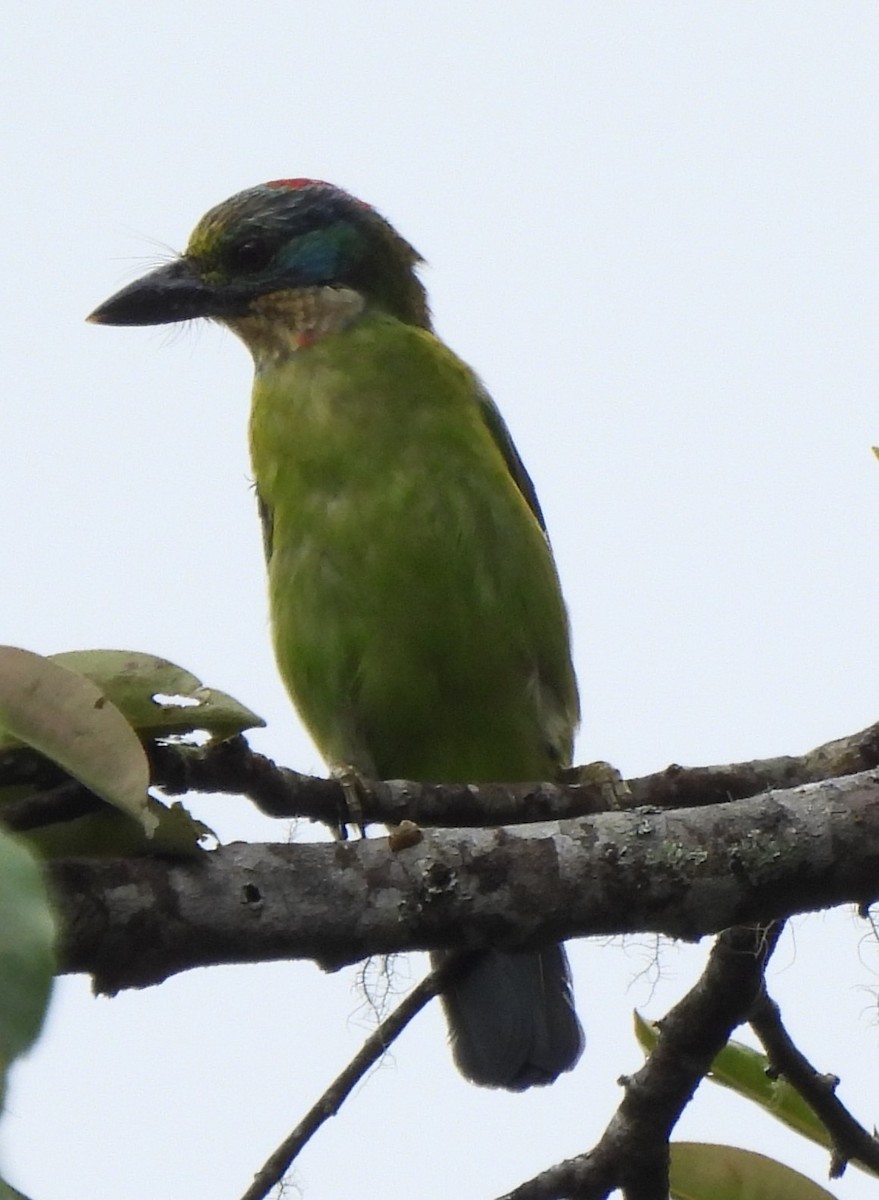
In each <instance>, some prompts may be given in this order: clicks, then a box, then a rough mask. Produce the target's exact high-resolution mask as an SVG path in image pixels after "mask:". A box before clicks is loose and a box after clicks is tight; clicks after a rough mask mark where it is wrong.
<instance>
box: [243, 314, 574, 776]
mask: <svg viewBox="0 0 879 1200" xmlns="http://www.w3.org/2000/svg"><path fill="white" fill-rule="evenodd" d="M251 450H252V457H253V465H254V472H255V476H256V482H257V489H258V492H259V495H260V498H261V501H262V503H263V504H264V505H265V506H266V508H267V510H268V511H269V513H270V518H271V547H270V555H269V579H270V603H271V614H272V625H273V634H274V641H275V649H276V654H277V658H278V665H279V667H280V670H281V674H282V676H283V678H284V680H285V682H286V684H287V687H288V689H289V690H290V693H291V695H292V697H293V699H294V701H295V703H296V706H297V708H298V709H299V712H300V714H301V715H302V718H303V720H304V722H305V724H306V725H307V726H308V728H309V730H310V732H311V734H312V736H313V737H314V740H315V742H316V743H317V745H318V747H319V748H320V750H321V752H322V754H323V755H324V757H325V758H326V759H327V760H328V761H329V762H330V763H331V764H337V765H352V766H354V767H356V768H358V769H359V770H361V771H362V772H363V773H365V774H368V775H374V776H377V777H379V778H394V777H397V778H412V779H434V780H440V779H442V780H447V781H450V782H451V781H456V780H458V781H465V780H479V779H483V780H489V779H529V778H543V777H547V776H549V775H551V774H552V773H553V772H554V770H555V768H556V765H557V763H558V761H559V760H562V761H566V760H567V759H568V758H569V756H570V752H571V739H572V735H573V729H574V726H575V724H576V720H577V698H576V685H575V682H574V677H573V671H572V668H571V663H570V652H569V646H568V629H567V620H566V616H565V611H564V605H563V602H562V599H561V594H560V590H559V585H558V579H557V576H556V572H555V568H554V565H553V562H552V557H551V554H550V551H549V547H548V544H547V542H546V539H545V537H544V536H543V533H542V531H541V530H540V528H539V526H538V524H537V521H536V520H535V518H534V515H533V513H532V512H531V510H530V509H529V507H528V504H527V503H526V501H525V500H524V498H523V496H522V494H521V493H520V491H519V489H518V488H517V486H516V484H515V482H514V481H513V478H512V476H511V474H510V472H509V470H508V468H507V465H506V463H505V461H504V457H503V454H502V453H501V451H500V449H499V447H498V445H497V443H496V442H495V440H494V438H493V436H492V434H491V432H490V431H489V429H488V427H487V425H486V424H485V421H484V419H483V415H482V410H481V406H480V403H479V391H478V385H477V383H476V380H475V378H474V376H473V375H472V373H471V372H470V371H469V369H468V368H467V367H466V366H465V365H464V364H463V363H461V362H460V360H458V359H457V358H456V357H455V356H454V355H453V354H452V353H451V352H450V351H449V350H447V349H446V347H444V346H443V345H442V343H440V342H439V341H438V340H437V339H436V338H434V337H433V336H432V335H431V334H429V333H427V332H425V331H423V330H419V329H415V328H413V327H411V326H406V325H403V324H401V323H399V322H397V321H395V320H393V319H391V318H387V317H382V316H370V317H367V318H365V319H363V320H362V321H360V322H359V323H357V324H356V325H354V326H352V327H351V328H350V329H348V330H346V331H344V332H342V333H338V334H334V335H331V336H329V337H327V338H325V339H324V340H323V341H321V342H318V343H317V344H316V345H314V346H312V347H311V348H309V349H308V350H303V351H299V352H298V353H296V354H293V355H291V356H289V357H287V358H285V359H283V360H282V361H280V362H277V363H274V364H272V365H271V366H269V367H267V368H266V369H264V370H262V371H260V372H259V373H258V375H257V381H256V384H255V388H254V403H253V412H252V420H251Z"/></svg>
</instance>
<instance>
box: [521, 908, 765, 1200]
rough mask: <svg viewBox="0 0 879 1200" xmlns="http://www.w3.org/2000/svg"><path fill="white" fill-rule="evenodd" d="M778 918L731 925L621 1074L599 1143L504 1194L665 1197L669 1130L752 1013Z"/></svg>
mask: <svg viewBox="0 0 879 1200" xmlns="http://www.w3.org/2000/svg"><path fill="white" fill-rule="evenodd" d="M780 933H781V923H777V924H776V925H774V926H772V927H770V928H769V929H765V928H764V929H759V928H737V929H728V930H726V932H725V933H723V934H721V936H720V937H719V938H718V939H717V941H716V943H715V945H714V948H713V950H712V951H711V955H710V957H709V959H708V964H707V966H706V968H705V971H704V973H703V975H702V977H701V979H700V980H699V981H698V983H697V984H696V985H695V987H694V988H693V989H692V990H691V991H690V992H688V993H687V995H686V996H685V997H684V998H683V1000H681V1001H680V1002H679V1003H678V1004H676V1005H675V1007H674V1008H673V1009H672V1010H671V1011H670V1012H669V1013H668V1015H667V1016H666V1017H664V1018H663V1020H662V1022H661V1023H660V1032H659V1040H658V1041H657V1043H656V1045H655V1046H654V1048H653V1050H652V1051H651V1053H650V1056H649V1057H648V1059H647V1061H646V1063H645V1064H644V1066H643V1067H642V1068H641V1069H640V1071H638V1072H637V1073H636V1074H635V1075H632V1076H631V1077H630V1078H627V1079H623V1080H622V1081H621V1082H622V1084H623V1087H624V1089H625V1093H624V1095H623V1099H622V1101H621V1103H620V1106H619V1108H618V1109H617V1111H616V1113H615V1114H614V1116H613V1117H612V1118H611V1120H610V1123H609V1124H608V1126H607V1129H606V1130H605V1132H604V1133H603V1134H602V1136H601V1138H600V1140H599V1141H598V1143H597V1144H596V1145H595V1147H594V1148H593V1149H592V1150H590V1151H589V1152H588V1153H587V1154H581V1155H578V1156H577V1157H576V1158H571V1159H568V1160H567V1161H566V1162H562V1163H559V1164H557V1165H556V1166H554V1167H551V1168H550V1169H549V1170H548V1171H544V1172H542V1173H541V1174H540V1175H537V1176H535V1177H534V1178H533V1179H531V1180H529V1181H528V1182H527V1183H523V1184H522V1185H521V1186H520V1187H517V1188H514V1190H513V1191H512V1192H509V1193H507V1195H506V1196H504V1197H503V1200H565V1198H567V1197H576V1200H604V1197H605V1196H607V1195H609V1193H610V1192H612V1191H613V1190H614V1189H615V1188H622V1190H623V1194H624V1196H625V1197H626V1200H667V1197H668V1138H669V1135H670V1134H671V1131H672V1129H673V1128H674V1126H675V1124H676V1123H677V1120H678V1118H679V1117H680V1115H681V1113H682V1112H683V1110H684V1108H685V1107H686V1105H687V1104H688V1103H689V1101H690V1099H691V1098H692V1096H693V1093H694V1092H695V1090H696V1088H697V1087H698V1085H699V1082H700V1081H701V1080H702V1078H703V1077H704V1076H705V1075H706V1073H707V1072H708V1070H709V1068H710V1066H711V1063H712V1062H713V1061H714V1058H715V1056H716V1055H717V1053H718V1052H719V1051H720V1050H721V1049H722V1048H723V1046H725V1045H726V1043H727V1041H728V1040H729V1037H730V1034H731V1033H732V1031H733V1030H734V1029H735V1027H736V1026H737V1025H739V1024H741V1022H742V1021H744V1020H747V1018H748V1013H749V1011H750V1010H751V1008H752V1007H753V1004H754V999H755V997H756V996H757V994H758V992H759V991H760V988H761V987H762V983H763V971H764V969H765V966H766V962H767V961H768V959H769V956H770V955H771V954H772V952H773V950H774V949H775V945H776V943H777V941H778V937H779V935H780Z"/></svg>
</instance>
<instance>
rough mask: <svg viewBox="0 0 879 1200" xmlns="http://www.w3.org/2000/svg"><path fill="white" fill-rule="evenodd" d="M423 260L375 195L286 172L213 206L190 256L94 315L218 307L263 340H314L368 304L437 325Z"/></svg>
mask: <svg viewBox="0 0 879 1200" xmlns="http://www.w3.org/2000/svg"><path fill="white" fill-rule="evenodd" d="M420 262H421V258H420V256H419V254H418V253H417V251H415V250H414V249H413V248H412V246H410V245H409V243H408V242H407V241H405V240H404V239H403V238H402V237H400V235H399V234H398V233H397V232H396V230H395V229H394V228H393V226H392V225H390V224H389V222H387V221H386V220H385V219H384V217H382V216H380V215H379V213H377V212H376V211H375V209H373V208H371V207H370V206H369V205H368V204H364V203H362V202H361V201H360V200H356V199H355V198H354V197H353V196H351V195H349V194H348V193H347V192H343V191H342V190H341V188H337V187H334V186H333V185H332V184H330V183H324V182H322V181H321V180H315V179H280V180H276V181H274V182H272V183H265V184H261V185H260V186H259V187H254V188H249V189H248V190H247V191H246V192H239V193H238V194H237V195H236V196H232V197H231V199H229V200H225V201H224V202H223V203H222V204H218V205H217V206H216V208H212V209H211V210H210V212H208V213H206V214H205V215H204V216H203V217H202V219H201V220H200V221H199V223H198V225H196V227H195V229H194V230H193V233H192V236H191V238H190V239H189V245H188V246H187V247H186V250H185V251H184V253H183V254H182V255H180V257H179V258H177V259H175V260H174V261H173V262H170V263H166V264H165V265H164V266H162V267H159V268H158V269H157V270H155V271H151V272H150V273H149V274H148V275H144V276H143V277H142V278H141V279H138V280H135V282H134V283H131V284H129V285H128V286H127V287H125V288H123V289H122V290H121V291H119V292H117V293H116V294H115V295H114V296H111V297H110V299H109V300H106V301H105V302H104V303H103V304H101V305H100V306H99V307H98V308H96V309H95V311H94V312H93V313H92V314H91V316H90V317H89V318H88V319H89V320H90V321H93V322H95V323H96V324H100V325H163V324H168V323H170V322H174V321H187V320H190V319H192V318H194V317H207V318H210V319H213V320H217V321H222V322H223V323H224V324H227V325H229V326H230V327H231V328H232V329H233V330H235V332H236V333H238V334H239V335H240V336H241V337H243V338H244V340H245V341H246V342H247V343H248V344H249V345H250V346H251V349H253V350H256V349H257V344H258V343H260V342H263V341H265V340H266V339H267V338H268V339H270V340H271V339H273V338H274V339H275V340H280V341H284V339H286V341H287V342H290V341H291V339H292V342H294V343H295V341H296V339H301V342H302V344H307V341H308V340H309V339H311V340H314V337H316V336H320V335H321V334H322V333H326V332H331V331H332V329H333V328H337V327H339V325H341V324H344V323H345V322H346V321H348V320H350V319H351V318H352V317H353V316H354V315H356V314H357V313H358V312H359V311H362V310H363V309H364V308H366V307H372V308H378V309H381V310H382V311H384V312H386V313H388V314H390V315H391V316H393V317H396V318H397V319H398V320H401V321H404V322H406V323H407V324H412V325H420V326H424V327H428V326H429V323H430V317H429V313H428V309H427V300H426V296H425V292H424V287H423V285H422V284H421V281H420V280H419V279H418V277H417V275H416V267H417V266H418V264H419V263H420ZM312 335H313V336H312Z"/></svg>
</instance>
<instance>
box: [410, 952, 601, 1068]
mask: <svg viewBox="0 0 879 1200" xmlns="http://www.w3.org/2000/svg"><path fill="white" fill-rule="evenodd" d="M431 957H432V959H433V961H434V962H440V961H442V959H443V958H444V957H445V955H444V954H443V953H437V954H434V955H432V956H431ZM442 1000H443V1007H444V1008H445V1012H446V1018H447V1020H448V1023H449V1035H450V1040H451V1044H452V1053H453V1054H454V1056H455V1062H456V1063H457V1065H458V1069H459V1070H460V1072H461V1074H462V1075H464V1076H465V1077H466V1078H467V1079H469V1080H471V1081H472V1082H473V1083H478V1084H480V1085H481V1086H483V1087H497V1088H507V1089H509V1090H510V1091H513V1092H523V1091H525V1089H526V1088H530V1087H535V1086H539V1085H542V1084H547V1083H552V1082H553V1080H555V1079H556V1078H557V1077H558V1076H559V1075H560V1074H561V1073H562V1072H563V1071H570V1069H571V1068H572V1067H573V1066H574V1064H575V1063H576V1062H577V1059H578V1058H579V1057H580V1054H581V1053H582V1051H583V1044H584V1039H583V1030H582V1028H581V1027H580V1022H579V1021H578V1020H577V1014H576V1012H575V1011H574V997H573V993H572V990H571V974H570V969H569V967H568V958H567V955H566V954H565V951H564V948H563V947H562V946H546V947H544V948H543V949H542V950H539V951H536V952H534V951H531V952H528V953H521V954H508V953H506V952H504V951H501V950H488V951H486V953H485V954H484V955H480V956H479V958H478V960H477V961H476V963H475V964H474V965H473V967H472V969H471V970H470V971H469V972H468V973H467V975H466V976H465V977H464V978H463V979H461V980H460V981H459V982H457V983H454V984H452V985H451V987H450V988H449V990H448V991H447V992H446V993H445V994H444V995H443V997H442Z"/></svg>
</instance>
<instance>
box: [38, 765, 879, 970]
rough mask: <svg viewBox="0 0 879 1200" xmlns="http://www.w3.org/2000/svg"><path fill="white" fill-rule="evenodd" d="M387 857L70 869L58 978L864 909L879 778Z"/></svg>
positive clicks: (378, 842)
mask: <svg viewBox="0 0 879 1200" xmlns="http://www.w3.org/2000/svg"><path fill="white" fill-rule="evenodd" d="M416 839H417V840H416V842H415V844H414V845H410V844H406V845H403V846H395V844H394V843H392V842H389V841H388V840H387V839H369V840H365V841H358V842H345V843H338V842H337V843H333V844H315V843H308V844H298V845H260V844H256V845H251V844H242V843H238V844H233V845H230V846H227V847H224V848H222V849H219V850H216V851H213V852H210V853H205V854H203V855H201V856H199V857H198V858H197V859H195V860H186V861H168V860H162V859H158V858H143V859H111V860H97V859H88V860H87V859H68V860H62V861H58V862H56V863H54V864H53V865H52V867H51V877H52V882H53V888H54V893H55V898H56V902H57V905H58V908H59V910H60V913H61V915H62V923H63V932H62V939H61V947H60V957H61V963H62V969H63V970H65V971H87V972H89V973H91V974H92V975H93V977H94V980H95V986H96V988H97V989H98V990H100V991H105V992H114V991H117V990H119V989H120V988H125V987H143V986H147V985H149V984H154V983H158V982H160V981H161V980H162V979H165V978H166V977H167V976H169V975H172V974H174V973H175V972H178V971H182V970H186V969H189V968H191V967H197V966H207V965H211V964H216V963H244V962H256V961H269V960H273V959H289V958H309V959H313V960H314V961H316V962H318V963H319V964H321V965H322V966H324V967H325V968H327V969H334V968H336V967H339V966H341V965H343V964H346V963H350V962H354V961H358V960H360V959H362V958H365V957H366V956H368V955H370V954H377V953H379V954H381V953H393V952H395V951H402V950H414V949H436V948H456V947H458V948H474V947H479V946H482V945H486V944H492V945H495V946H504V947H507V948H521V947H526V946H533V945H538V944H541V943H544V942H546V941H551V940H552V941H554V940H560V939H566V938H570V937H577V936H587V935H596V934H600V935H611V934H622V933H631V932H657V933H664V934H667V935H669V936H672V937H677V938H682V939H685V940H697V939H698V938H700V937H701V936H703V935H705V934H709V933H716V932H718V931H720V930H722V929H725V928H727V927H729V926H732V925H737V924H746V923H748V924H749V923H755V922H767V921H769V920H773V919H777V918H780V917H784V916H787V915H790V914H793V913H798V912H809V911H813V910H816V909H820V908H827V907H830V906H833V905H837V904H843V903H848V902H850V903H855V904H859V905H861V906H864V905H867V904H869V903H870V902H871V901H872V900H873V899H874V898H875V897H876V896H877V894H879V773H875V772H865V773H863V774H860V775H855V776H851V777H849V778H846V779H838V780H833V781H828V782H825V783H822V784H813V785H809V786H806V787H801V788H796V789H793V790H783V791H774V792H769V793H767V794H765V795H761V796H757V797H752V798H751V799H748V800H742V801H739V802H738V803H736V804H718V805H710V806H707V807H703V808H698V809H697V808H689V809H679V810H672V811H669V812H656V811H650V810H645V809H640V810H637V811H634V812H614V813H604V814H599V815H597V816H594V817H591V818H584V819H581V820H578V821H570V822H565V823H564V824H562V825H558V824H552V825H546V824H536V825H523V826H518V827H502V828H498V829H481V830H473V831H470V832H466V831H462V830H454V831H451V830H436V831H418V832H417V834H416Z"/></svg>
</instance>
